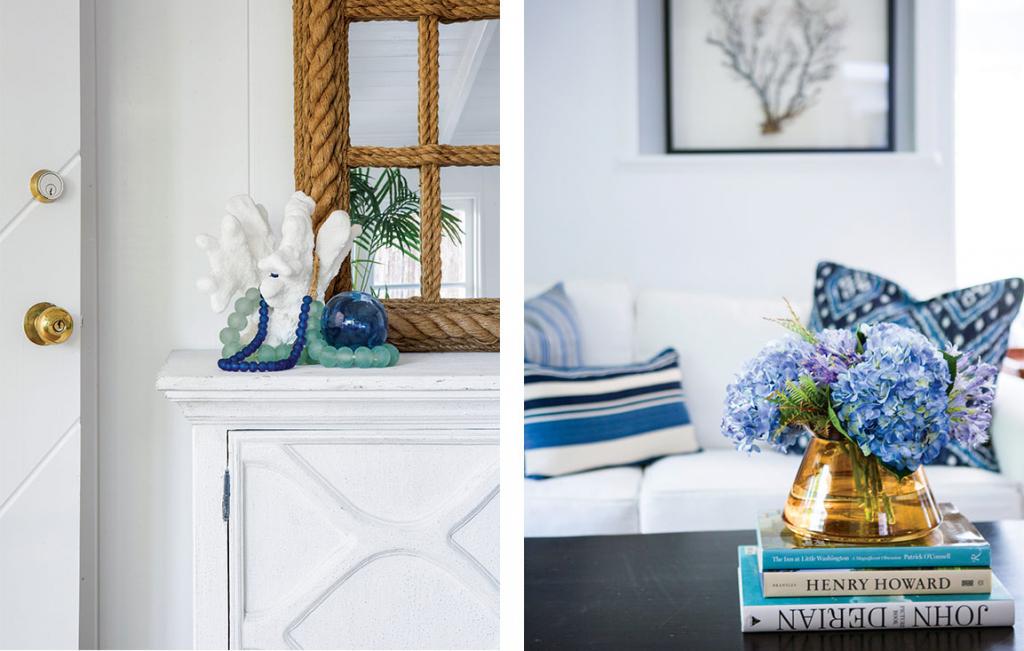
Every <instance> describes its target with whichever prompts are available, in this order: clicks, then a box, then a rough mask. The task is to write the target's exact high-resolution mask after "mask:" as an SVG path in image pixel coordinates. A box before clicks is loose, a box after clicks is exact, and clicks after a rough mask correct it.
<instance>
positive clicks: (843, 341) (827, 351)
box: [800, 328, 860, 386]
mask: <svg viewBox="0 0 1024 651" xmlns="http://www.w3.org/2000/svg"><path fill="white" fill-rule="evenodd" d="M817 338H818V341H817V343H816V344H815V346H814V352H813V353H812V354H811V356H810V357H808V358H807V359H806V360H804V361H803V363H802V364H801V365H800V369H801V370H802V371H803V372H804V373H806V374H807V375H809V376H811V379H812V380H814V382H815V383H816V384H818V385H819V386H827V385H829V384H832V383H833V382H835V381H836V380H837V379H838V378H839V373H841V372H842V371H845V370H846V369H848V368H850V367H851V366H853V365H854V364H856V363H858V362H859V361H860V355H859V354H858V353H857V336H856V335H855V334H854V333H853V332H851V331H849V330H835V329H832V328H829V329H827V330H822V331H821V332H819V333H817Z"/></svg>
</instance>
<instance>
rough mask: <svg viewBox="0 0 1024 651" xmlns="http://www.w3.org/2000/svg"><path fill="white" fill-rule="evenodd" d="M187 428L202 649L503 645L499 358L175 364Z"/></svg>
mask: <svg viewBox="0 0 1024 651" xmlns="http://www.w3.org/2000/svg"><path fill="white" fill-rule="evenodd" d="M157 387H158V388H159V389H160V390H161V391H163V392H164V394H165V395H166V396H167V398H168V399H169V400H172V401H174V402H175V403H177V404H178V405H179V406H180V407H181V408H182V410H183V412H184V414H185V417H186V418H188V420H189V421H190V422H191V423H192V431H193V449H194V456H193V491H194V494H193V500H194V502H193V508H194V514H193V523H194V546H195V547H194V610H195V612H194V620H195V639H194V642H195V646H196V647H197V648H226V647H227V648H306V649H312V648H334V649H338V648H487V647H495V646H497V640H498V578H497V577H498V359H497V355H496V354H488V353H443V354H406V355H403V356H402V359H401V362H400V363H399V365H398V366H396V367H394V368H389V369H326V368H322V367H319V366H314V367H303V368H298V369H293V370H291V371H286V372H284V373H259V374H256V373H223V372H221V371H218V370H217V368H216V355H215V353H213V352H207V351H180V352H174V353H172V354H171V356H170V358H169V359H168V361H167V364H166V365H165V366H164V368H163V370H162V371H161V373H160V378H159V380H158V382H157Z"/></svg>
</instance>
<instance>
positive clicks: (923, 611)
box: [738, 504, 1013, 633]
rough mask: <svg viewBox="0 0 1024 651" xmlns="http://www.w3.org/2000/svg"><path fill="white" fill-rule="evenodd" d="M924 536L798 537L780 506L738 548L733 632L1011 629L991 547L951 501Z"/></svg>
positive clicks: (1008, 604) (1009, 600)
mask: <svg viewBox="0 0 1024 651" xmlns="http://www.w3.org/2000/svg"><path fill="white" fill-rule="evenodd" d="M940 508H941V510H942V515H943V521H942V525H941V526H940V527H939V528H938V529H937V530H935V531H933V532H932V533H931V534H929V535H928V536H926V537H924V538H922V539H920V540H915V541H911V542H908V543H900V544H895V545H870V546H868V545H832V544H826V543H820V542H817V541H810V540H805V539H802V538H798V537H797V536H795V535H793V533H792V532H790V531H789V530H788V529H787V528H786V526H785V524H784V523H783V521H782V514H781V513H780V512H775V513H767V514H765V515H763V516H761V518H760V520H759V522H758V544H757V546H756V547H754V546H743V547H740V548H739V570H738V572H739V583H740V614H741V617H742V620H743V632H750V633H757V632H783V631H784V632H789V631H831V630H863V629H886V628H959V627H976V626H1012V625H1013V597H1011V596H1010V594H1009V593H1008V592H1007V591H1006V588H1004V587H1003V584H1002V583H1000V582H999V579H997V578H996V577H995V575H994V574H992V569H991V549H990V548H989V544H988V542H986V541H985V539H984V537H982V535H981V534H980V533H978V530H977V529H976V528H975V527H974V525H972V524H971V523H970V522H969V521H968V520H967V518H965V517H964V516H963V515H962V514H961V513H960V512H959V511H957V510H956V509H955V508H954V507H953V506H952V505H951V504H942V505H940Z"/></svg>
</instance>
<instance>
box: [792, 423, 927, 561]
mask: <svg viewBox="0 0 1024 651" xmlns="http://www.w3.org/2000/svg"><path fill="white" fill-rule="evenodd" d="M783 520H785V522H786V526H788V527H789V528H790V530H792V531H793V533H795V534H796V535H797V536H803V537H807V538H813V539H817V540H823V541H828V542H834V543H854V544H856V543H871V544H877V543H895V542H904V541H907V540H914V539H916V538H921V537H923V536H926V535H928V534H929V533H930V532H931V531H933V530H935V528H936V527H938V526H939V524H941V523H942V515H941V513H940V512H939V507H938V504H936V502H935V498H934V497H933V496H932V489H931V486H929V485H928V478H927V477H926V476H925V474H924V467H923V466H922V467H920V468H918V469H917V470H916V471H914V472H913V473H911V474H910V475H907V476H906V477H903V478H902V479H901V478H900V477H898V476H897V475H896V474H895V473H893V472H891V471H890V470H888V469H887V468H885V467H884V466H882V464H880V463H879V462H878V460H877V458H875V457H873V456H865V455H864V454H863V453H862V452H861V451H860V449H859V448H858V447H857V446H856V445H854V444H853V443H851V442H850V441H849V440H848V439H847V438H846V437H844V436H842V435H839V434H837V433H833V434H832V435H831V436H829V438H822V437H820V436H812V437H811V442H810V443H809V444H808V446H807V451H806V452H804V458H803V461H802V462H801V463H800V469H799V470H798V471H797V474H796V479H795V480H793V487H792V488H791V489H790V491H789V499H787V500H786V509H785V511H784V512H783Z"/></svg>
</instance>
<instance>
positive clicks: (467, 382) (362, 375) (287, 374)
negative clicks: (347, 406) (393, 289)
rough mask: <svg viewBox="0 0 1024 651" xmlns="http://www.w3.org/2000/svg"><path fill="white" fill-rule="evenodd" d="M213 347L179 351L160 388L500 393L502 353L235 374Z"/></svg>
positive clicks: (160, 380)
mask: <svg viewBox="0 0 1024 651" xmlns="http://www.w3.org/2000/svg"><path fill="white" fill-rule="evenodd" d="M217 359H218V353H217V351H214V350H176V351H173V352H172V353H171V354H170V356H169V357H168V358H167V362H166V363H165V364H164V367H163V368H162V369H160V375H159V377H158V379H157V382H156V388H157V389H158V390H160V391H165V392H166V391H175V390H186V391H202V390H206V391H250V390H261V389H265V390H273V391H317V390H327V391H338V390H343V391H366V390H371V391H373V390H378V391H497V390H498V353H402V355H401V357H400V358H399V360H398V364H397V365H395V366H392V367H390V368H355V367H353V368H326V367H323V366H319V365H314V366H297V367H295V368H293V369H291V370H288V371H275V372H269V373H266V372H265V373H231V372H227V371H222V370H220V369H219V368H217Z"/></svg>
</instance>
